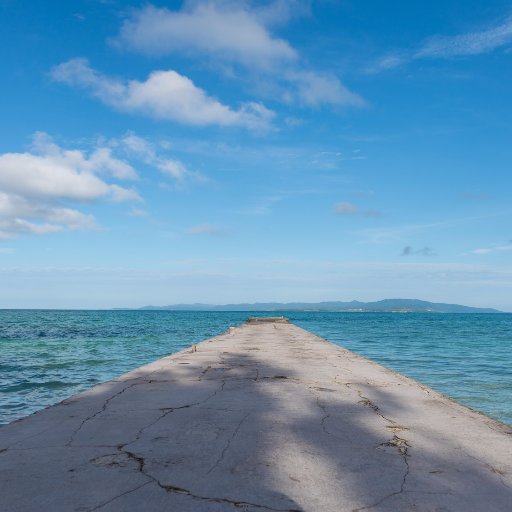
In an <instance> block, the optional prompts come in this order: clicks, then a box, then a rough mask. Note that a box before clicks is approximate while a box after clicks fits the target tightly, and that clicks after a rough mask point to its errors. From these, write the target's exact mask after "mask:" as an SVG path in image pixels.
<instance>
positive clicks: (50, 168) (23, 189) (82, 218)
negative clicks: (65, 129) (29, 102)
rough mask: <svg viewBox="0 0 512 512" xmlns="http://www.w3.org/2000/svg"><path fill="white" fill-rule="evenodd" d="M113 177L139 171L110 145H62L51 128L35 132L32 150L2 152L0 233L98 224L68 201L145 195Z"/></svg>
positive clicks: (40, 232)
mask: <svg viewBox="0 0 512 512" xmlns="http://www.w3.org/2000/svg"><path fill="white" fill-rule="evenodd" d="M112 178H115V179H116V180H134V179H136V178H137V173H136V172H135V170H134V169H133V167H132V166H131V165H130V164H129V163H127V162H126V161H124V160H120V159H118V158H116V157H114V156H113V155H112V151H111V148H108V147H97V148H95V149H94V150H93V151H92V152H90V153H89V154H87V153H85V152H84V151H82V150H78V149H73V150H67V149H63V148H61V147H60V146H58V145H57V144H56V143H55V142H54V141H53V140H52V139H51V137H49V136H48V135H47V134H45V133H36V134H35V136H34V141H33V145H32V150H31V151H30V152H26V153H4V154H0V189H1V192H0V238H2V239H6V238H12V237H14V236H16V235H17V234H23V233H26V234H35V235H44V234H48V233H54V232H58V231H62V230H65V229H73V230H74V229H90V228H93V227H94V226H95V220H94V217H93V216H92V215H90V214H85V213H82V212H81V211H79V210H76V209H74V208H70V207H69V206H67V203H68V202H73V201H74V202H81V203H83V202H91V201H96V200H100V199H110V200H111V201H140V200H141V198H140V196H139V194H138V192H137V191H136V190H135V189H133V188H125V187H122V186H120V185H118V184H117V183H111V182H110V179H112Z"/></svg>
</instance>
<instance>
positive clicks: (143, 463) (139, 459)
mask: <svg viewBox="0 0 512 512" xmlns="http://www.w3.org/2000/svg"><path fill="white" fill-rule="evenodd" d="M123 452H124V453H125V454H126V455H127V456H128V457H129V458H131V459H132V460H134V461H135V462H136V463H137V464H138V470H139V472H140V473H142V474H143V475H144V476H146V477H147V478H149V479H150V480H151V481H153V482H154V483H155V484H157V485H158V487H160V488H161V489H164V490H165V491H166V492H169V493H176V494H185V495H186V496H190V497H191V498H193V499H196V500H201V501H208V502H211V503H227V504H230V505H233V506H235V507H238V508H241V507H254V508H259V509H262V510H270V511H272V512H303V511H302V510H299V509H278V508H271V507H267V506H266V505H260V504H257V503H251V502H248V501H241V500H233V499H229V498H214V497H210V496H201V495H199V494H194V493H193V492H192V491H190V490H188V489H184V488H183V487H177V486H175V485H170V484H163V483H162V482H160V480H158V478H156V477H154V476H153V475H151V474H150V473H148V472H147V470H146V468H145V466H146V461H145V459H144V457H140V456H139V455H135V454H134V453H133V452H130V451H128V450H123ZM146 483H148V482H146ZM134 490H135V489H134ZM132 492H133V491H132ZM93 510H94V509H93Z"/></svg>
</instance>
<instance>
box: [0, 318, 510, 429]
mask: <svg viewBox="0 0 512 512" xmlns="http://www.w3.org/2000/svg"><path fill="white" fill-rule="evenodd" d="M255 314H257V315H265V313H255ZM251 315H252V313H251ZM285 315H286V316H288V317H289V318H290V319H291V320H292V321H293V322H294V323H296V324H297V325H299V326H300V327H303V328H305V329H308V330H309V331H312V332H314V333H315V334H318V335H319V336H322V337H324V338H327V339H328V340H330V341H333V342H334V343H337V344H339V345H342V346H344V347H345V348H348V349H350V350H353V351H355V352H357V353H359V354H361V355H363V356H365V357H368V358H370V359H373V360H374V361H377V362H379V363H381V364H384V365H386V366H388V367H390V368H393V369H395V370H397V371H399V372H401V373H403V374H405V375H408V376H410V377H413V378H415V379H417V380H419V381H420V382H423V383H425V384H427V385H429V386H431V387H433V388H435V389H437V390H439V391H441V392H443V393H445V394H446V395H448V396H450V397H452V398H454V399H455V400H458V401H459V402H461V403H464V404H466V405H469V406H470V407H473V408H474V409H477V410H480V411H482V412H484V413H486V414H488V415H489V416H492V417H494V418H496V419H498V420H501V421H503V422H505V423H509V424H512V314H496V315H488V314H483V315H464V314H444V315H433V314H420V313H415V314H397V313H296V312H292V313H285ZM247 316H249V314H248V313H242V312H176V311H11V310H0V424H5V423H9V422H10V421H13V420H15V419H18V418H21V417H23V416H26V415H28V414H31V413H32V412H34V411H37V410H39V409H41V408H43V407H46V406H47V405H50V404H54V403H56V402H59V401H60V400H63V399H64V398H66V397H68V396H70V395H72V394H74V393H77V392H79V391H83V390H84V389H87V388H89V387H91V386H94V385H95V384H98V383H100V382H103V381H105V380H108V379H111V378H114V377H116V376H118V375H121V374H122V373H125V372H127V371H129V370H131V369H134V368H137V367H138V366H141V365H143V364H146V363H148V362H151V361H153V360H155V359H157V358H160V357H162V356H164V355H168V354H170V353H172V352H176V351H178V350H182V349H184V348H186V347H188V346H190V345H191V344H193V343H195V342H198V341H201V340H203V339H204V338H208V337H211V336H214V335H216V334H219V333H222V332H224V331H226V330H227V329H228V327H229V326H232V325H236V324H239V323H241V322H243V321H245V319H246V318H247Z"/></svg>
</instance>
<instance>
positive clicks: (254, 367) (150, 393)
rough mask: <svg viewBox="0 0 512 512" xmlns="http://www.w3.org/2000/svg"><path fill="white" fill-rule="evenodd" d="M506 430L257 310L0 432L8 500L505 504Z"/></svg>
mask: <svg viewBox="0 0 512 512" xmlns="http://www.w3.org/2000/svg"><path fill="white" fill-rule="evenodd" d="M511 504H512V429H511V428H510V427H507V426H505V425H503V424H500V423H498V422H495V421H493V420H491V419H489V418H488V417H486V416H484V415H482V414H479V413H477V412H474V411H472V410H470V409H468V408H466V407H464V406H461V405H459V404H456V403H455V402H452V401H451V400H449V399H447V398H446V397H444V396H442V395H440V394H439V393H437V392H435V391H433V390H432V389H429V388H427V387H425V386H423V385H421V384H419V383H417V382H414V381H413V380H411V379H408V378H406V377H404V376H402V375H399V374H397V373H395V372H393V371H391V370H388V369H386V368H384V367H382V366H380V365H378V364H375V363H373V362H371V361H368V360H366V359H364V358H362V357H359V356H357V355H355V354H353V353H352V352H349V351H347V350H344V349H342V348H340V347H338V346H336V345H334V344H331V343H329V342H326V341H325V340H322V339H320V338H318V337H316V336H314V335H313V334H311V333H309V332H307V331H304V330H302V329H300V328H298V327H296V326H294V325H291V324H286V323H282V321H279V322H275V323H258V322H255V323H249V324H245V325H242V326H240V327H237V328H231V329H230V330H229V331H228V332H227V333H226V334H224V335H221V336H217V337H215V338H212V339H210V340H206V341H204V342H202V343H200V344H197V345H195V346H194V347H193V348H192V349H189V350H188V351H184V352H179V353H177V354H174V355H172V356H169V357H165V358H163V359H160V360H158V361H155V362H154V363H152V364H149V365H147V366H144V367H141V368H138V369H137V370H135V371H133V372H130V373H128V374H126V375H124V376H122V377H119V378H118V379H115V380H113V381H110V382H106V383H104V384H101V385H100V386H96V387H95V388H92V389H91V390H89V391H86V392H85V393H81V394H79V395H76V396H74V397H71V398H69V399H67V400H65V401H64V402H62V403H60V404H58V405H56V406H53V407H50V408H48V409H46V410H43V411H40V412H38V413H36V414H34V415H32V416H29V417H28V418H25V419H23V420H20V421H17V422H15V423H12V424H10V425H8V426H6V427H3V428H1V429H0V510H1V511H2V512H32V511H34V512H35V511H42V510H50V511H52V512H60V511H62V512H68V511H75V512H86V511H96V510H100V511H102V512H121V511H122V512H131V511H140V510H144V511H147V512H153V511H155V512H156V511H164V510H165V511H177V512H202V511H211V512H228V511H230V512H236V511H237V510H244V511H249V512H257V511H282V512H292V511H311V512H320V511H321V512H340V511H354V512H355V511H363V510H372V511H389V512H391V511H393V512H394V511H410V510H415V511H464V512H468V511H508V510H511V509H512V505H511Z"/></svg>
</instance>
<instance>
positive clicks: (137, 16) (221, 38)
mask: <svg viewBox="0 0 512 512" xmlns="http://www.w3.org/2000/svg"><path fill="white" fill-rule="evenodd" d="M266 14H267V17H265V16H261V17H258V16H257V13H255V12H254V11H250V10H249V9H248V7H247V5H245V4H244V3H243V2H238V3H229V4H226V3H224V5H223V4H222V3H220V2H201V3H199V2H193V3H192V2H187V3H185V5H184V7H183V9H182V10H179V11H173V10H170V9H166V8H157V7H154V6H152V5H149V6H146V7H144V8H142V9H140V10H136V11H132V15H131V16H130V18H128V19H127V20H125V21H124V23H123V26H122V27H121V31H120V33H119V36H118V38H117V40H116V43H117V44H118V45H120V46H123V47H128V48H131V49H133V50H136V51H139V52H142V53H145V54H151V55H169V54H173V53H183V52H185V53H188V54H191V53H192V54H198V53H199V54H203V53H207V54H213V55H214V56H216V57H220V58H223V59H225V60H230V61H235V62H238V63H242V64H244V65H246V66H249V67H254V66H256V67H258V68H268V67H270V66H274V65H276V64H279V63H281V62H290V61H293V60H295V59H296V58H297V53H296V51H295V50H294V49H293V48H292V47H291V46H290V45H289V43H288V42H287V41H285V40H283V39H279V38H276V37H273V36H272V35H271V34H270V32H269V31H268V29H267V28H266V26H265V22H268V21H270V17H269V16H268V15H269V14H270V12H269V11H266Z"/></svg>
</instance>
